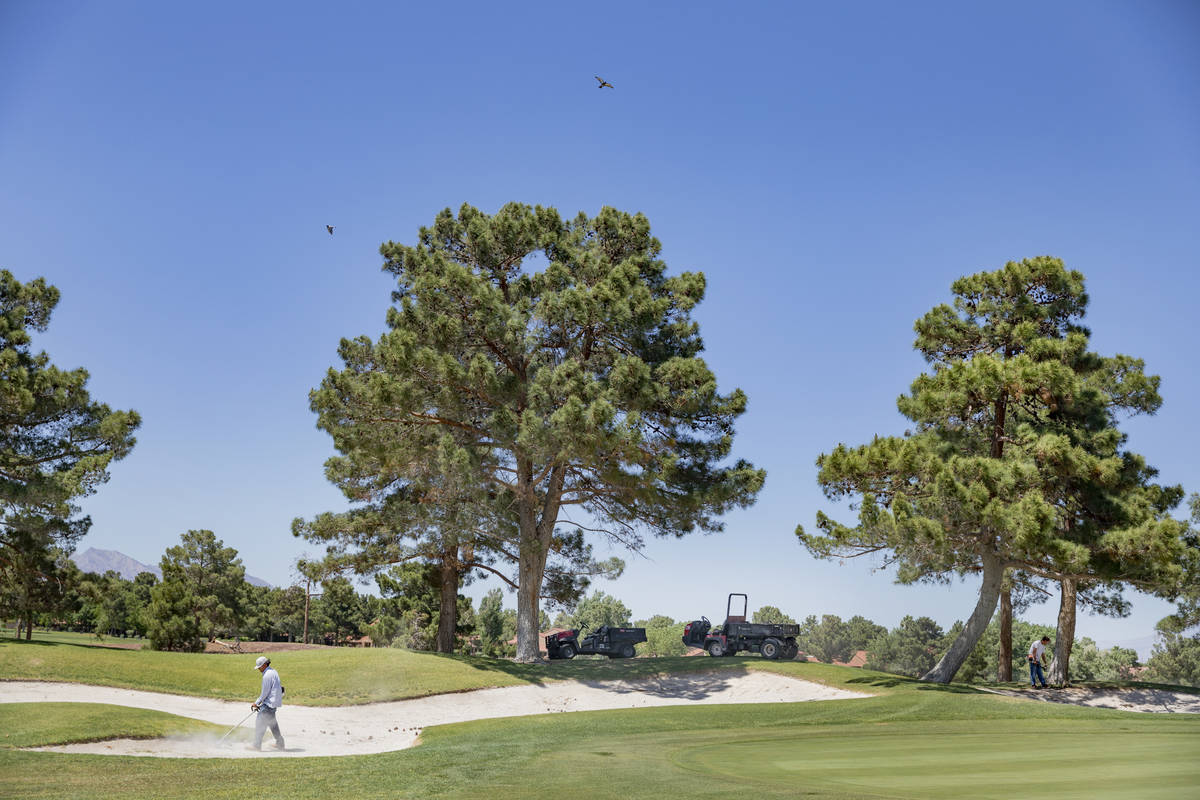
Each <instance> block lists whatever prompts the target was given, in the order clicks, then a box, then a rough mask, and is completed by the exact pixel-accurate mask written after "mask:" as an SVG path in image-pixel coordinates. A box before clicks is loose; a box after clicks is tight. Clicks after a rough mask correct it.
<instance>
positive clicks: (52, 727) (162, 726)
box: [0, 703, 228, 747]
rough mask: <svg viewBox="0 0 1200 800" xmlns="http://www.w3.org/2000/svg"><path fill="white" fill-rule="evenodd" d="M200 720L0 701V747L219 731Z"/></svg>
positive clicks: (102, 708) (102, 707) (120, 709)
mask: <svg viewBox="0 0 1200 800" xmlns="http://www.w3.org/2000/svg"><path fill="white" fill-rule="evenodd" d="M226 730H228V729H226ZM223 732H224V731H222V730H221V729H220V728H219V727H218V726H215V725H212V724H210V723H207V722H201V721H200V720H195V719H188V718H187V717H178V716H175V715H174V714H165V713H163V712H161V711H149V710H146V709H141V708H123V707H120V706H111V705H102V704H100V703H0V747H42V746H45V745H54V744H73V743H75V742H99V741H104V740H105V739H116V738H125V739H158V738H161V737H165V736H192V735H201V734H214V733H215V734H217V735H220V734H221V733H223Z"/></svg>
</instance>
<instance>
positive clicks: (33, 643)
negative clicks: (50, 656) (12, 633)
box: [0, 638, 144, 651]
mask: <svg viewBox="0 0 1200 800" xmlns="http://www.w3.org/2000/svg"><path fill="white" fill-rule="evenodd" d="M14 644H15V645H20V646H21V647H91V648H99V649H101V650H129V651H137V650H142V649H144V648H143V647H142V645H141V644H138V646H137V647H133V646H131V645H119V644H106V643H105V642H102V641H95V642H61V641H56V640H53V639H51V640H49V641H47V640H45V639H32V640H28V641H27V640H25V639H6V638H0V647H3V646H5V645H14Z"/></svg>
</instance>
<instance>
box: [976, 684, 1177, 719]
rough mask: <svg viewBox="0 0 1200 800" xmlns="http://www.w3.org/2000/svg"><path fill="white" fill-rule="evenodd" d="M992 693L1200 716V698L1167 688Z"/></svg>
mask: <svg viewBox="0 0 1200 800" xmlns="http://www.w3.org/2000/svg"><path fill="white" fill-rule="evenodd" d="M986 691H989V692H992V693H993V694H1004V695H1008V696H1009V697H1020V698H1022V699H1024V700H1037V701H1040V702H1042V703H1071V704H1072V705H1077V706H1091V707H1093V708H1115V709H1119V710H1121V711H1138V712H1143V713H1157V714H1200V695H1198V694H1189V693H1187V692H1172V691H1168V690H1166V689H1150V688H1142V687H1136V686H1133V687H1129V688H1125V689H1092V688H1089V687H1086V686H1072V687H1069V688H1066V689H1037V690H1033V689H987V690H986Z"/></svg>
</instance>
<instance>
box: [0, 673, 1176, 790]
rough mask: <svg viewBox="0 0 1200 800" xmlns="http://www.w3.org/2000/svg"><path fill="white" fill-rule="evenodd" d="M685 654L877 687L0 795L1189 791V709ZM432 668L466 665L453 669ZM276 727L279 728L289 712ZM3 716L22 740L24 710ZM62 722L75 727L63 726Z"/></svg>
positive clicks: (151, 767) (72, 774)
mask: <svg viewBox="0 0 1200 800" xmlns="http://www.w3.org/2000/svg"><path fill="white" fill-rule="evenodd" d="M290 655H291V654H289V657H290ZM356 655H358V656H360V657H363V656H366V653H362V652H359V653H357V654H356ZM646 661H650V660H649V659H646ZM664 661H670V660H664ZM680 661H688V662H698V663H697V666H700V665H706V664H721V665H726V666H724V667H723V668H725V669H746V668H750V667H754V668H765V669H770V670H771V671H776V672H781V673H784V674H790V675H795V676H796V677H803V678H809V679H817V680H821V681H822V682H824V683H827V684H830V685H836V686H844V687H846V688H850V689H865V690H869V691H874V692H878V693H879V694H877V696H874V697H871V698H867V699H859V700H838V701H826V702H815V703H794V704H783V703H781V704H763V705H736V706H690V707H676V708H654V709H644V710H631V711H604V712H590V713H575V714H554V715H543V716H538V717H522V718H512V719H494V720H480V721H478V722H471V723H461V724H457V725H446V726H440V727H435V728H429V729H427V730H426V731H425V732H424V733H423V734H422V737H421V744H420V745H419V746H418V747H415V748H413V749H410V750H404V751H398V752H394V753H384V754H379V755H372V756H354V757H344V758H303V759H251V760H221V759H211V760H210V759H157V758H128V757H106V756H85V755H65V754H57V753H32V752H24V751H17V750H12V749H3V748H0V797H5V798H52V797H53V798H76V797H78V798H120V799H121V800H127V798H129V797H156V798H157V797H161V798H205V800H219V799H220V798H239V800H240V799H241V798H244V797H245V796H246V795H247V793H248V792H249V793H254V792H255V791H259V790H267V789H269V791H270V793H271V794H272V795H273V796H281V797H297V798H340V797H346V798H355V800H360V799H361V798H393V797H421V798H487V800H506V799H507V798H535V797H537V798H540V797H545V796H554V795H562V794H564V793H569V794H570V795H571V796H574V797H588V798H593V797H595V798H609V797H611V798H629V797H655V798H658V797H662V798H696V797H701V798H718V797H719V798H728V797H730V796H756V797H823V798H868V797H869V798H912V799H914V800H915V799H916V798H943V797H946V798H948V797H955V798H962V797H972V798H975V797H979V798H1000V797H1004V798H1011V797H1018V796H1031V795H1037V796H1054V797H1057V798H1155V797H1172V798H1189V797H1191V798H1200V758H1197V757H1196V754H1197V753H1200V718H1198V717H1197V716H1195V715H1148V714H1133V713H1127V712H1120V711H1112V710H1107V709H1092V708H1080V707H1076V706H1068V705H1056V704H1048V703H1032V702H1027V701H1023V700H1018V699H1013V698H1007V697H998V696H995V695H991V694H985V693H979V692H976V691H974V690H972V689H971V688H970V687H966V686H949V687H940V686H931V685H927V684H921V683H919V682H915V681H908V680H905V679H899V678H896V677H895V676H887V675H881V674H878V673H870V672H865V671H863V670H855V669H849V668H840V667H832V666H827V665H816V664H802V663H785V664H781V663H770V662H765V663H764V662H762V661H761V660H758V659H707V658H705V659H680ZM739 662H744V663H739ZM360 663H361V664H366V663H369V662H365V661H364V662H360ZM426 663H427V664H438V665H442V664H445V663H455V664H457V665H458V666H460V667H461V666H470V664H464V663H462V662H460V661H457V660H442V661H436V662H426ZM635 665H636V663H635V662H621V661H618V662H612V663H611V664H608V663H607V662H604V663H601V664H598V665H595V666H594V667H592V666H590V665H586V664H580V663H578V662H573V663H571V664H566V665H563V666H564V667H567V668H574V667H584V668H585V669H587V668H591V669H595V668H599V667H604V668H613V669H615V668H619V667H631V666H635ZM482 666H483V667H484V668H485V670H484V671H491V669H492V668H491V666H490V665H488V664H484V665H482ZM557 667H558V665H555V669H557ZM814 668H816V669H814ZM535 669H540V670H543V671H549V670H546V668H545V667H540V668H535ZM641 669H646V667H641ZM580 673H581V674H584V670H580ZM560 674H561V673H560ZM331 677H332V676H331ZM288 694H289V695H290V694H291V691H290V690H289V692H288ZM0 708H2V706H0ZM280 722H281V724H283V725H284V727H285V732H286V710H285V711H284V712H281V719H280ZM14 724H15V729H14V730H15V732H16V733H17V734H19V735H24V734H23V728H22V725H23V723H22V718H18V719H16V720H14ZM64 724H66V723H64ZM71 728H72V726H71V725H69V724H68V725H67V727H66V728H64V733H66V732H68V731H69V730H70V729H71ZM43 738H45V734H43Z"/></svg>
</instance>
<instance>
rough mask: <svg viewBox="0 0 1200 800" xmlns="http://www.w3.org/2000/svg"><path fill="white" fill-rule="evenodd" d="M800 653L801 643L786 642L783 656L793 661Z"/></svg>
mask: <svg viewBox="0 0 1200 800" xmlns="http://www.w3.org/2000/svg"><path fill="white" fill-rule="evenodd" d="M799 654H800V645H798V644H796V643H795V642H784V644H783V657H784V658H785V659H787V660H788V661H791V660H792V659H794V658H795V657H796V656H798V655H799Z"/></svg>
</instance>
